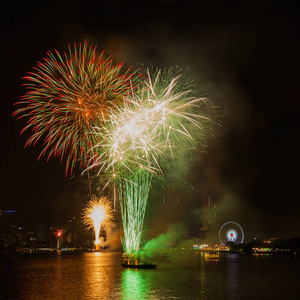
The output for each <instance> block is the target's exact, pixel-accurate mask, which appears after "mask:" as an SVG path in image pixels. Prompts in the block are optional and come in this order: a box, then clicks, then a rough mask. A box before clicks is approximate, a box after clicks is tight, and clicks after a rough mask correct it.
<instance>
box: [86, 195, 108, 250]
mask: <svg viewBox="0 0 300 300" xmlns="http://www.w3.org/2000/svg"><path fill="white" fill-rule="evenodd" d="M112 219H113V208H112V205H111V202H110V201H109V200H108V198H106V197H101V198H97V197H96V196H93V197H92V198H91V200H90V201H89V202H88V204H87V207H86V208H85V209H84V211H83V223H84V224H85V225H86V226H87V229H93V230H94V233H95V245H97V244H99V237H100V230H101V227H102V228H104V227H105V226H107V224H108V223H109V222H110V221H112Z"/></svg>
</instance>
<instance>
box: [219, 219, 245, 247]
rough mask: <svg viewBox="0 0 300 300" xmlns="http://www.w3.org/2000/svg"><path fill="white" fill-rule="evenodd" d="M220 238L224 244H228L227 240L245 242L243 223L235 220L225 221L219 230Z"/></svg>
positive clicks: (237, 242) (236, 242) (238, 242)
mask: <svg viewBox="0 0 300 300" xmlns="http://www.w3.org/2000/svg"><path fill="white" fill-rule="evenodd" d="M219 240H220V243H221V244H222V245H226V243H227V242H233V243H235V244H241V243H243V241H244V231H243V229H242V227H241V225H240V224H238V223H236V222H233V221H228V222H226V223H224V224H223V225H222V226H221V228H220V230H219Z"/></svg>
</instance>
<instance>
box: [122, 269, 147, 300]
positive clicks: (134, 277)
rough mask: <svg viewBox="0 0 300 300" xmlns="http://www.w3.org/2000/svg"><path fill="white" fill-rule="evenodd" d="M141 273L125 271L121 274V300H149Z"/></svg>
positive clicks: (145, 282) (138, 271) (145, 283)
mask: <svg viewBox="0 0 300 300" xmlns="http://www.w3.org/2000/svg"><path fill="white" fill-rule="evenodd" d="M148 293H149V290H148V284H147V281H146V279H145V278H144V276H143V271H141V270H133V269H126V270H124V271H123V272H122V292H121V295H122V299H149V294H148Z"/></svg>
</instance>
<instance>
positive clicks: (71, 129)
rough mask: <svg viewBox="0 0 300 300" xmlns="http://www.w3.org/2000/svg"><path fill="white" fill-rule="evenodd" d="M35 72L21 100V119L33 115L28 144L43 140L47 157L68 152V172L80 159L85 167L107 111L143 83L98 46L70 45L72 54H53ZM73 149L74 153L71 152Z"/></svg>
mask: <svg viewBox="0 0 300 300" xmlns="http://www.w3.org/2000/svg"><path fill="white" fill-rule="evenodd" d="M47 55H48V56H47V57H46V58H44V59H43V62H39V63H38V64H37V66H36V67H35V68H34V69H35V71H34V72H31V73H28V76H26V77H24V79H25V80H26V83H25V84H24V85H25V86H26V87H27V89H29V91H28V92H27V93H26V94H25V95H24V96H23V97H22V98H21V101H20V102H18V103H16V104H18V105H22V107H21V108H19V109H17V110H16V111H15V112H14V114H13V115H14V116H18V118H21V117H26V118H28V121H27V125H26V126H25V127H24V128H23V130H22V131H21V133H23V132H24V131H25V130H31V132H32V135H31V136H30V138H29V139H28V140H27V142H26V145H25V146H30V145H32V144H33V145H35V144H36V143H37V141H38V140H43V141H44V142H43V150H42V151H41V153H40V156H39V158H40V157H41V156H42V155H45V154H46V153H48V159H49V158H50V157H51V156H60V157H61V159H63V157H64V156H66V174H67V172H68V169H70V172H71V173H72V170H73V167H74V165H75V163H76V162H78V161H79V162H80V163H81V166H82V167H85V165H86V160H87V158H88V156H89V153H91V152H89V151H90V149H91V148H92V147H93V146H94V144H95V142H96V141H94V138H95V136H94V135H90V134H89V132H90V131H91V130H92V126H97V124H99V123H100V124H101V123H102V122H104V121H105V119H106V117H107V114H108V113H109V111H111V110H112V109H113V108H114V107H116V106H118V105H119V104H120V103H121V101H122V99H123V97H124V96H126V95H127V94H129V93H131V91H132V89H134V86H135V84H136V83H137V82H138V81H139V77H138V75H137V74H136V73H134V72H131V73H130V68H129V69H127V70H124V71H123V69H124V67H123V63H117V64H113V61H112V58H111V56H110V57H108V58H105V57H104V53H103V52H102V53H101V54H97V52H96V46H95V47H93V46H92V45H90V46H88V43H87V42H85V43H84V44H83V45H82V44H80V45H79V46H76V44H75V45H74V49H72V48H71V47H70V46H69V53H64V55H61V54H60V53H59V52H58V51H56V50H55V53H52V52H50V51H49V52H48V53H47ZM68 150H69V152H68Z"/></svg>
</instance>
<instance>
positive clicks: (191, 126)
mask: <svg viewBox="0 0 300 300" xmlns="http://www.w3.org/2000/svg"><path fill="white" fill-rule="evenodd" d="M164 74H169V76H167V77H165V76H164ZM147 75H148V80H147V81H145V83H144V85H142V86H141V87H140V88H139V89H138V90H137V91H136V92H135V93H133V94H130V95H129V96H128V97H126V98H125V99H124V104H123V105H122V106H120V107H119V108H118V109H117V110H115V111H113V112H112V113H111V114H110V116H109V118H110V119H109V122H107V123H104V124H103V125H102V126H101V127H95V129H94V131H95V135H97V136H98V137H99V143H98V144H96V145H95V147H94V149H93V152H94V153H96V155H97V156H95V157H93V158H92V159H91V162H92V163H91V164H90V168H92V169H95V168H96V169H98V170H99V171H98V174H99V175H101V177H102V178H104V179H105V180H106V185H107V184H109V183H111V182H114V184H116V185H117V187H118V192H119V200H120V206H121V213H122V221H123V232H124V237H123V247H124V251H125V252H126V253H127V254H129V255H130V254H132V253H134V254H135V255H136V254H137V253H138V252H139V250H140V241H141V236H142V233H143V222H144V216H145V211H146V207H147V200H148V195H149V191H150V186H151V181H152V178H153V177H157V176H158V177H162V176H163V175H164V173H165V172H166V171H167V169H168V166H169V164H170V159H172V160H174V159H175V158H176V157H177V156H178V154H179V153H181V151H182V150H186V149H191V148H193V147H195V146H196V144H197V143H198V142H203V141H204V140H205V135H204V128H206V123H207V121H208V120H209V119H208V118H207V117H206V116H205V115H204V114H203V113H201V111H202V106H203V105H207V104H208V101H207V99H205V98H196V97H193V96H192V93H193V90H189V89H188V87H189V86H188V84H187V83H186V82H184V81H183V82H182V81H180V79H181V77H180V76H177V77H175V78H173V77H172V76H170V72H168V70H167V71H160V70H158V71H157V72H155V73H154V74H151V73H150V71H149V70H148V71H147Z"/></svg>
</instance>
